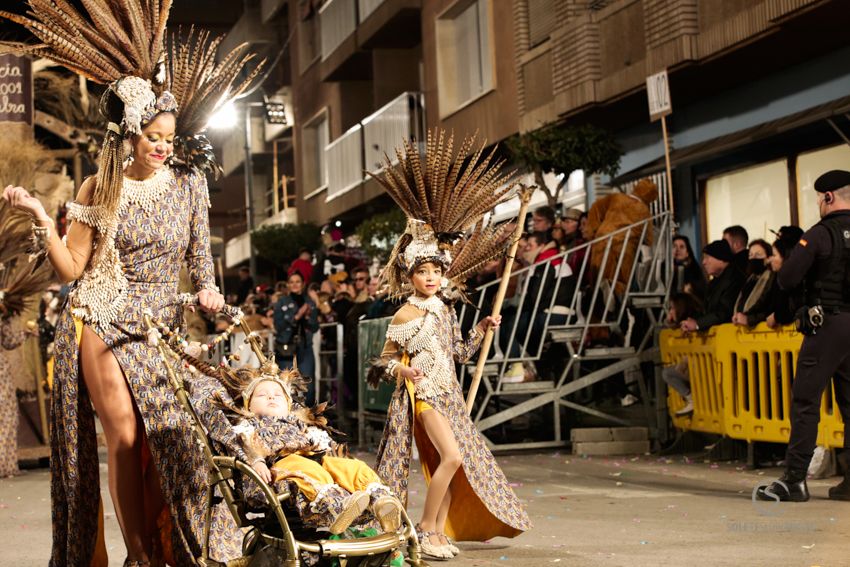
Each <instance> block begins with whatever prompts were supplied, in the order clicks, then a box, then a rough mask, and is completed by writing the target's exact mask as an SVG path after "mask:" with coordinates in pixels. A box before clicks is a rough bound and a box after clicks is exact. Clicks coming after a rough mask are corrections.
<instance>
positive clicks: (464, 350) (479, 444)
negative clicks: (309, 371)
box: [369, 132, 531, 559]
mask: <svg viewBox="0 0 850 567" xmlns="http://www.w3.org/2000/svg"><path fill="white" fill-rule="evenodd" d="M474 143H475V141H474V139H471V138H468V139H467V140H466V141H465V142H464V143H463V144H462V146H461V148H460V151H459V153H458V154H457V155H455V154H454V153H453V138H452V137H449V138H448V139H446V137H445V134H444V133H442V132H440V133H437V132H434V133H429V135H428V141H427V146H426V150H425V159H424V163H423V160H422V158H421V157H420V156H419V152H418V151H417V149H416V147H415V146H414V145H413V144H411V143H410V142H407V143H405V148H404V151H403V152H402V151H400V150H399V151H397V155H398V161H399V165H398V167H394V166H393V165H392V164H391V163H390V160H389V158H387V164H386V168H385V170H384V174H383V175H382V176H381V177H379V178H378V179H379V181H380V182H381V183H382V185H383V186H384V187H385V188H386V189H387V192H388V193H389V194H390V196H392V197H393V199H394V200H395V201H396V202H397V203H398V204H399V206H400V207H401V208H402V209H403V210H404V212H405V214H406V215H407V217H408V223H407V229H406V231H405V234H404V235H402V237H401V238H400V239H399V241H398V243H397V244H396V247H395V248H394V250H393V252H392V254H391V257H390V260H389V263H388V264H387V266H386V268H385V269H384V272H383V277H384V280H385V281H386V284H387V286H388V287H389V291H390V293H391V294H393V295H395V296H406V297H407V303H406V304H405V305H404V306H403V307H402V308H401V309H399V310H398V312H397V313H396V314H395V316H394V317H393V320H392V323H391V324H390V326H389V329H388V330H387V340H386V343H385V345H384V349H383V353H382V354H381V360H380V361H378V362H376V363H375V364H374V365H373V367H372V369H371V370H370V373H369V379H370V381H371V382H372V383H373V384H375V383H377V381H379V380H382V379H383V380H387V381H391V382H394V383H395V384H396V390H395V392H394V394H393V397H392V401H391V402H390V407H389V410H388V415H387V424H386V426H385V428H384V435H383V438H382V440H381V445H380V447H379V449H378V458H377V465H376V470H377V471H378V474H379V475H380V476H381V478H383V479H384V481H385V482H386V483H387V484H388V485H389V486H390V487H391V488H392V489H393V490H394V492H395V493H396V496H398V497H399V498H400V499H401V500H402V501H403V502H406V501H407V482H408V474H409V469H410V453H411V441H412V439H414V438H415V440H416V445H417V447H418V449H419V455H420V458H421V461H422V467H423V469H424V473H425V479H426V481H427V482H428V492H427V495H426V497H425V508H424V510H423V512H422V519H421V521H420V524H419V527H418V529H417V531H418V532H419V537H420V542H421V544H422V551H423V553H425V554H426V555H428V556H429V557H431V558H435V559H449V558H451V557H453V556H454V555H457V553H459V550H458V549H457V547H455V546H454V544H453V543H451V539H449V538H455V539H458V540H471V541H484V540H487V539H490V538H492V537H495V536H505V537H514V536H516V535H518V534H520V533H521V532H523V531H524V530H527V529H529V528H530V527H531V522H530V521H529V519H528V516H527V515H526V513H525V511H524V510H523V509H522V506H521V505H520V503H519V501H518V500H517V498H516V496H515V495H514V493H513V491H512V490H511V489H510V487H509V486H508V483H507V480H506V479H505V475H504V474H503V473H502V471H501V469H500V468H499V465H498V464H497V463H496V460H495V459H494V458H493V455H492V454H491V453H490V451H489V450H488V449H487V447H486V445H485V443H484V439H483V438H482V437H481V435H480V434H479V433H478V431H477V429H476V428H475V425H474V424H473V423H472V420H471V419H470V418H469V415H468V414H467V411H466V405H465V404H464V401H463V394H462V392H461V389H460V384H459V383H458V381H457V376H456V375H455V366H454V365H455V362H460V363H464V362H466V361H468V360H469V359H470V358H471V357H472V356H473V355H474V354H475V351H476V350H477V349H478V348H479V346H480V344H481V340H482V338H483V337H484V334H485V332H486V331H487V329H488V328H490V327H496V326H498V324H499V320H500V318H493V317H486V318H484V319H483V320H482V321H481V322H479V323H478V325H477V326H476V327H475V328H474V329H473V330H472V333H471V334H470V336H469V337H468V338H467V339H466V340H464V339H463V337H462V336H461V334H460V328H459V325H458V321H457V315H456V313H455V310H454V307H453V306H452V305H451V303H450V298H453V297H454V298H456V297H457V296H458V295H462V293H463V285H464V284H463V282H464V280H466V279H467V278H468V277H470V275H471V274H472V273H474V272H475V271H476V270H477V269H479V268H480V267H481V266H482V265H483V264H484V263H486V262H488V261H490V260H492V259H493V258H494V257H496V256H498V255H499V254H500V253H501V252H503V251H504V249H505V244H506V235H507V227H506V226H504V225H503V226H501V227H492V226H490V225H484V224H483V222H482V218H483V216H484V215H485V213H487V212H488V211H490V210H491V209H492V208H493V207H494V206H495V205H496V204H498V203H499V202H501V201H502V200H504V198H505V197H506V196H507V193H508V191H509V188H503V187H502V186H503V185H506V178H505V176H503V175H501V174H500V173H498V170H499V166H500V165H501V163H492V162H491V160H492V158H493V154H490V155H489V156H488V157H487V158H485V159H483V160H482V159H481V156H482V152H483V148H481V149H479V150H478V151H477V152H476V153H475V154H474V155H473V156H472V157H471V158H469V160H468V161H467V158H466V155H467V153H469V151H470V150H472V148H473V144H474ZM470 230H471V234H470V235H469V236H468V237H467V238H464V232H465V231H470Z"/></svg>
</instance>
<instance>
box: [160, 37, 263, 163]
mask: <svg viewBox="0 0 850 567" xmlns="http://www.w3.org/2000/svg"><path fill="white" fill-rule="evenodd" d="M223 38H224V36H219V37H215V38H212V37H211V36H210V34H209V32H207V31H203V30H199V31H197V32H196V30H195V29H194V28H190V30H189V33H188V34H185V36H184V35H183V34H181V32H180V31H179V30H178V32H177V33H175V34H171V35H170V37H169V38H168V45H167V52H168V57H167V59H166V75H167V80H168V84H169V85H170V90H171V92H172V93H173V94H174V96H175V98H176V99H177V103H178V105H179V107H180V113H179V115H178V116H177V136H176V138H175V141H174V153H175V157H176V158H177V159H178V160H179V161H181V162H182V163H184V164H186V165H189V166H193V167H196V168H198V169H200V170H204V171H212V172H215V173H216V174H217V173H218V171H219V168H217V166H216V164H215V156H214V154H213V152H212V146H211V145H210V143H209V141H208V140H207V139H206V137H205V136H204V135H203V134H202V132H203V131H204V130H205V129H206V127H207V122H208V121H209V119H210V117H211V116H212V115H213V114H215V112H216V111H218V110H219V109H221V108H222V107H223V106H224V105H226V104H227V103H228V102H230V101H231V100H233V99H234V98H236V97H238V96H239V95H240V94H242V93H243V92H244V91H245V90H246V89H247V88H248V87H249V86H250V85H251V83H253V82H254V80H255V79H256V77H257V75H259V73H260V71H261V70H262V68H263V66H264V65H265V60H262V61H260V62H259V63H257V64H256V65H255V66H254V68H253V69H251V70H250V71H248V72H247V75H246V76H245V78H244V79H242V80H241V81H239V77H241V76H243V75H244V74H245V72H246V69H247V68H248V66H249V64H250V63H251V61H252V60H253V59H254V58H255V56H256V55H255V54H254V53H250V52H249V51H248V44H247V43H243V44H242V45H239V46H237V47H235V48H234V49H233V50H231V51H230V53H227V54H226V55H224V56H222V57H220V58H219V57H217V53H218V46H219V44H220V43H221V40H222V39H223ZM217 60H218V63H216V61H217ZM237 81H238V82H237Z"/></svg>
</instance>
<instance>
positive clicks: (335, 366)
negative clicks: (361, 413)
mask: <svg viewBox="0 0 850 567" xmlns="http://www.w3.org/2000/svg"><path fill="white" fill-rule="evenodd" d="M318 336H319V347H318V348H317V349H316V401H317V402H324V401H327V402H330V403H331V404H332V405H333V408H334V410H335V411H336V413H337V417H338V419H339V421H338V422H337V423H338V424H339V425H341V424H342V423H343V421H344V420H345V407H344V401H345V396H344V395H343V394H344V392H343V389H344V383H343V372H342V366H343V356H344V355H345V352H344V348H343V342H342V341H343V329H342V323H322V324H320V325H319V333H318ZM326 339H329V340H326ZM321 392H326V394H325V396H324V398H323V397H322V394H321Z"/></svg>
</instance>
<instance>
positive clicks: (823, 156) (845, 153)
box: [797, 144, 850, 230]
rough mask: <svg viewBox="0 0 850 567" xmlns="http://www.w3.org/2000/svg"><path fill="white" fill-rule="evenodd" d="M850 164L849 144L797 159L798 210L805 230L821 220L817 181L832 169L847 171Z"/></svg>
mask: <svg viewBox="0 0 850 567" xmlns="http://www.w3.org/2000/svg"><path fill="white" fill-rule="evenodd" d="M848 164H850V146H848V145H847V144H841V145H840V146H833V147H831V148H826V149H823V150H816V151H814V152H808V153H805V154H800V155H799V156H798V157H797V210H798V211H799V214H800V226H801V227H802V228H803V229H806V230H807V229H809V228H810V227H811V226H812V225H814V224H815V223H817V222H818V221H819V220H820V213H819V212H818V201H817V195H816V194H815V179H817V178H818V177H820V175H821V174H822V173H826V172H827V171H829V170H830V169H847V165H848Z"/></svg>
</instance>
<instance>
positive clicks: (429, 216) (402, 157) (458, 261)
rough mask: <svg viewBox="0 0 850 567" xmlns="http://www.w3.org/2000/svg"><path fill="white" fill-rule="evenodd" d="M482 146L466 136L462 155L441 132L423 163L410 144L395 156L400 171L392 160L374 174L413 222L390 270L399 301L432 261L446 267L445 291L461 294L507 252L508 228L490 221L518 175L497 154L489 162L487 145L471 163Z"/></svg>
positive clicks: (387, 275)
mask: <svg viewBox="0 0 850 567" xmlns="http://www.w3.org/2000/svg"><path fill="white" fill-rule="evenodd" d="M475 144H476V139H475V136H471V137H467V138H466V139H465V140H464V142H463V143H462V144H461V146H460V149H459V150H458V152H457V153H455V151H454V135H453V134H450V135H448V136H447V135H446V132H445V131H444V130H440V129H434V130H433V131H431V132H429V133H428V139H427V142H426V145H425V154H424V156H422V155H420V153H419V150H418V148H417V145H416V144H415V143H414V142H411V141H409V140H405V141H404V144H403V146H402V147H401V148H397V149H396V158H397V161H398V163H397V164H393V162H392V160H391V159H390V158H389V156H385V165H384V169H383V172H382V173H379V174H374V173H371V172H370V173H369V174H370V175H372V176H373V177H375V178H376V179H377V180H378V182H379V183H380V184H381V185H383V186H384V188H385V189H386V190H387V193H389V195H390V196H391V197H392V198H393V200H395V202H396V203H397V204H398V206H399V207H401V209H402V210H403V211H404V213H405V214H406V215H407V217H408V223H407V229H406V230H405V233H404V234H403V235H402V237H401V238H400V239H399V240H398V242H397V243H396V246H395V247H394V248H393V251H392V253H391V254H390V259H389V262H388V263H387V266H386V268H385V269H384V271H383V279H384V281H385V282H386V284H387V286H388V288H389V291H390V294H391V295H392V296H394V297H399V296H403V295H407V294H408V293H410V292H411V291H412V287H411V285H410V278H409V276H410V273H411V271H412V270H413V268H415V267H416V266H417V265H418V264H421V263H422V262H425V261H434V262H438V263H440V264H442V265H443V266H444V268H445V270H446V271H445V276H446V279H447V282H445V283H446V285H448V284H451V285H452V287H453V288H454V290H455V291H457V292H461V293H462V291H463V289H464V280H465V279H466V278H468V277H469V276H470V275H471V274H472V273H473V272H475V271H476V270H477V269H479V268H480V267H481V266H482V265H483V264H484V263H485V262H487V261H489V260H491V259H493V258H495V257H497V256H498V255H499V254H501V253H503V252H504V250H505V248H506V247H507V236H508V234H509V230H508V227H507V226H505V225H502V226H493V225H490V224H486V223H484V222H483V218H484V215H485V214H486V213H488V212H489V211H491V210H492V209H493V208H494V207H495V206H496V205H498V204H499V203H502V202H503V201H505V200H507V199H508V198H509V196H510V193H511V189H512V183H511V182H510V178H511V175H510V174H505V173H504V172H503V171H502V165H503V163H504V160H499V159H495V160H494V156H495V152H496V150H495V148H494V149H493V150H492V151H491V152H490V153H489V154H487V155H486V157H483V156H484V147H485V144H483V143H482V145H481V146H480V147H479V148H478V149H477V150H476V151H475V152H474V153H473V154H472V155H471V156H469V154H470V152H472V150H473V148H474V147H475ZM468 156H469V157H468ZM467 233H469V234H467Z"/></svg>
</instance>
